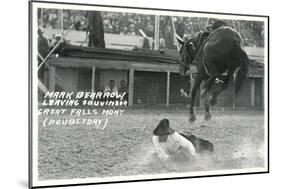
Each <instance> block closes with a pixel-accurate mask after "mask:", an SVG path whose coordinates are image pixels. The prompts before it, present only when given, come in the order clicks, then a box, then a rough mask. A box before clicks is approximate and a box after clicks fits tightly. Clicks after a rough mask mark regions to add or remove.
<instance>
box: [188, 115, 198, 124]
mask: <svg viewBox="0 0 281 189" xmlns="http://www.w3.org/2000/svg"><path fill="white" fill-rule="evenodd" d="M195 120H196V116H195V114H190V116H189V123H193V122H194V121H195Z"/></svg>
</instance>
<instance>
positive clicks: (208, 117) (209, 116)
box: [204, 112, 212, 121]
mask: <svg viewBox="0 0 281 189" xmlns="http://www.w3.org/2000/svg"><path fill="white" fill-rule="evenodd" d="M211 117H212V115H211V113H210V112H206V113H205V116H204V119H205V121H209V120H210V119H211Z"/></svg>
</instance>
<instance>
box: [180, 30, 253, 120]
mask: <svg viewBox="0 0 281 189" xmlns="http://www.w3.org/2000/svg"><path fill="white" fill-rule="evenodd" d="M178 41H179V42H180V44H181V45H182V46H181V49H180V56H181V63H180V68H179V72H180V75H181V76H185V75H188V74H190V73H189V72H190V65H191V64H195V65H196V68H197V77H196V80H195V83H194V86H193V88H192V91H191V104H190V118H189V121H190V122H194V121H195V120H196V116H195V113H194V103H195V97H196V92H197V90H198V88H199V87H200V84H201V82H202V81H204V85H203V90H202V91H201V95H205V94H209V95H208V98H207V100H206V102H205V104H204V105H205V120H209V119H211V114H210V111H209V108H210V105H214V104H215V103H216V100H217V96H218V94H219V93H220V92H221V91H222V90H224V89H226V88H227V87H228V85H229V81H230V79H231V77H232V76H234V94H235V96H237V94H238V92H239V90H240V89H241V87H242V84H243V81H244V79H245V78H246V75H247V73H248V64H249V59H248V56H247V54H246V52H245V51H244V50H243V39H242V37H241V35H240V33H238V32H237V31H236V30H234V29H233V28H231V27H228V26H220V27H217V28H215V29H214V30H213V31H211V32H200V33H199V34H198V35H197V36H196V37H195V38H192V39H186V40H185V41H181V40H179V39H178ZM224 73H226V77H223V74H224ZM212 86H216V87H214V88H215V90H213V88H212V90H210V89H211V87H212Z"/></svg>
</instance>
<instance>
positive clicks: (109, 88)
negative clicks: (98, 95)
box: [104, 80, 118, 93]
mask: <svg viewBox="0 0 281 189" xmlns="http://www.w3.org/2000/svg"><path fill="white" fill-rule="evenodd" d="M104 92H114V93H118V90H117V87H116V86H115V81H114V80H110V81H109V86H106V87H105V89H104Z"/></svg>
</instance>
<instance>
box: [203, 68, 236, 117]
mask: <svg viewBox="0 0 281 189" xmlns="http://www.w3.org/2000/svg"><path fill="white" fill-rule="evenodd" d="M233 72H234V69H231V70H229V71H228V74H227V77H226V78H225V79H224V81H223V83H216V84H215V86H216V87H217V88H216V89H215V90H213V91H212V92H211V94H210V96H209V97H208V98H207V100H206V101H205V104H204V105H205V117H204V118H205V120H206V121H208V120H210V119H211V113H210V106H211V105H215V104H216V102H217V97H218V95H219V93H221V92H222V91H223V90H225V89H227V88H228V86H229V81H230V78H231V76H232V75H233Z"/></svg>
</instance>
